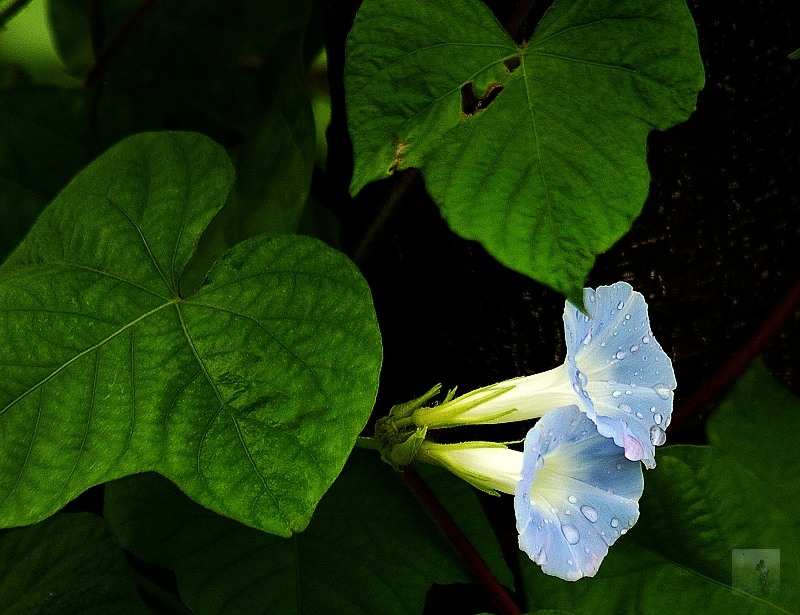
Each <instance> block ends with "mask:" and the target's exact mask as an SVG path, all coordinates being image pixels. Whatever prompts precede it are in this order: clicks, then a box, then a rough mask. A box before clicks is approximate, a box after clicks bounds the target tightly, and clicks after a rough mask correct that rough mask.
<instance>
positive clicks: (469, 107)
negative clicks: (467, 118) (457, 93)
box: [461, 82, 503, 115]
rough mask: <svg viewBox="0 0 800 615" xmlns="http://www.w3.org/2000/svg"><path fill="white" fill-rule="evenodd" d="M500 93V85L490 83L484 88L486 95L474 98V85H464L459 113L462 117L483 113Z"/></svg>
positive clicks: (501, 87)
mask: <svg viewBox="0 0 800 615" xmlns="http://www.w3.org/2000/svg"><path fill="white" fill-rule="evenodd" d="M502 91H503V86H502V85H500V84H498V83H490V84H489V87H487V88H486V94H484V95H483V96H481V97H478V96H475V89H474V84H473V83H472V82H469V83H465V84H464V86H463V87H462V88H461V112H462V113H463V114H464V115H475V114H476V113H478V112H479V111H483V110H484V109H486V107H488V106H489V105H490V104H491V103H492V101H493V100H494V99H495V98H497V96H498V94H500V92H502Z"/></svg>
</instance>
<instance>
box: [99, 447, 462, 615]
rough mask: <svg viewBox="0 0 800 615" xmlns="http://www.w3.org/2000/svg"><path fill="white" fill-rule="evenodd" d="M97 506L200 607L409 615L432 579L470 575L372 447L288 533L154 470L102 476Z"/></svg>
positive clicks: (278, 613)
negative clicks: (256, 525)
mask: <svg viewBox="0 0 800 615" xmlns="http://www.w3.org/2000/svg"><path fill="white" fill-rule="evenodd" d="M105 510H106V516H107V518H108V519H109V522H110V524H111V526H112V527H113V529H114V532H115V534H116V535H117V537H118V538H119V540H120V541H121V543H122V544H123V545H124V546H125V548H127V549H129V550H131V551H132V552H133V553H135V554H136V555H137V556H139V557H140V558H142V559H145V560H146V561H149V562H152V563H155V564H158V565H160V566H164V567H167V568H171V569H173V570H175V571H176V573H177V577H178V586H179V588H180V591H181V595H182V597H183V599H184V601H185V602H186V604H188V605H189V606H190V607H191V608H192V609H193V610H194V612H196V613H198V614H199V615H204V614H211V613H223V612H224V613H247V614H248V615H255V614H258V613H263V614H265V615H267V614H268V615H284V614H292V615H300V614H308V615H316V614H317V613H337V614H338V613H352V614H364V613H381V614H386V615H392V614H395V613H407V614H409V615H411V614H416V613H420V612H421V611H422V605H423V601H424V598H425V593H426V592H427V590H428V588H429V587H430V585H431V584H432V583H456V582H469V581H470V580H471V579H470V577H469V575H468V573H467V571H466V570H465V569H463V568H462V566H461V565H460V564H459V563H458V560H457V557H456V554H455V552H454V551H453V550H452V548H451V547H450V546H449V545H448V544H447V543H446V542H445V541H444V538H443V536H442V535H441V534H440V533H439V531H438V530H437V529H436V527H435V526H434V525H433V523H432V522H431V520H430V519H428V518H427V517H426V515H425V513H424V512H423V511H422V509H421V508H420V507H419V505H418V504H417V502H416V501H415V500H414V499H413V498H412V496H411V494H410V493H409V492H408V490H407V489H406V488H405V487H404V486H403V484H402V483H401V482H400V480H398V478H397V476H393V472H392V471H391V470H390V469H389V467H388V466H387V465H385V464H383V463H382V462H381V461H380V460H379V459H378V457H377V455H374V454H373V453H364V454H354V455H353V457H352V459H351V460H350V461H349V462H348V464H347V466H346V467H345V469H344V471H343V472H342V474H341V475H340V477H339V479H338V480H337V481H336V483H334V485H333V487H332V488H331V490H330V491H329V492H328V494H326V496H325V497H324V498H323V500H322V501H321V502H320V504H319V507H318V509H317V511H316V513H315V514H314V518H313V520H312V521H311V524H310V525H309V526H308V528H307V529H306V531H305V532H303V533H301V534H298V535H296V536H294V537H292V538H279V537H276V536H271V535H269V534H265V533H263V532H258V531H256V530H253V529H251V528H247V527H245V526H243V525H240V524H238V523H236V522H234V521H231V520H230V519H225V518H223V517H220V516H218V515H215V514H213V513H211V512H209V511H207V510H204V509H202V508H200V507H199V506H197V505H196V504H193V503H192V502H191V501H189V500H188V499H187V498H186V497H184V496H183V495H182V494H181V493H180V492H179V491H178V490H177V489H175V488H174V487H173V486H172V485H170V484H169V483H168V482H166V481H164V480H158V477H156V476H152V475H149V476H135V477H131V478H128V479H125V480H122V481H118V482H115V483H112V484H110V485H108V486H107V495H106V509H105ZM221 545H224V547H221Z"/></svg>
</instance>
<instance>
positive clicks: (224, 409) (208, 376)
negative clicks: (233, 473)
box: [171, 301, 293, 529]
mask: <svg viewBox="0 0 800 615" xmlns="http://www.w3.org/2000/svg"><path fill="white" fill-rule="evenodd" d="M171 303H174V304H175V309H176V311H177V312H178V319H179V321H180V324H181V331H182V332H183V335H184V337H185V338H186V343H187V344H188V346H189V350H191V352H192V356H193V357H194V359H195V362H196V363H197V365H198V367H199V368H200V371H201V372H202V374H203V376H205V379H206V381H207V382H208V384H209V386H211V388H212V389H213V390H214V395H215V396H216V397H217V401H218V402H219V409H218V410H217V411H216V412H215V413H214V416H213V417H212V418H211V420H210V421H209V422H208V424H207V425H206V428H205V430H204V432H203V435H202V437H201V438H200V441H199V442H198V446H197V459H196V468H197V474H198V476H199V477H200V480H202V481H203V484H204V485H205V487H206V489H208V490H209V491H212V492H213V490H212V489H211V487H210V486H209V484H208V482H207V481H206V478H205V476H204V474H203V471H202V467H201V464H200V456H201V453H202V450H203V443H204V442H205V438H206V435H207V434H208V430H209V429H210V428H211V425H212V424H213V423H214V421H215V420H216V419H217V417H218V416H219V413H220V412H225V413H226V414H227V415H228V417H229V418H230V420H231V422H232V423H233V426H234V429H235V430H236V437H237V439H238V440H239V444H240V445H241V447H242V450H243V451H244V453H245V456H246V457H247V461H248V462H249V463H250V467H251V468H252V469H253V472H254V473H255V475H256V476H258V479H259V480H260V481H261V487H262V493H267V494H269V496H270V498H272V501H273V502H274V503H275V510H276V511H277V513H278V514H279V515H280V516H281V518H282V519H283V520H284V522H285V523H286V527H287V528H289V529H292V528H293V526H292V523H291V521H290V520H289V517H288V516H287V515H286V513H284V512H283V510H282V509H281V503H280V499H279V498H278V497H277V496H276V495H275V494H274V493H273V492H272V489H271V488H270V486H269V482H268V481H267V479H266V477H265V476H264V475H263V474H262V472H261V470H260V469H259V468H258V465H257V464H256V461H255V459H253V455H252V453H251V452H250V447H249V446H248V445H247V442H245V440H244V435H243V434H242V430H241V427H240V426H239V421H238V420H237V419H236V417H235V416H234V415H233V413H231V412H230V410H228V408H227V404H226V402H225V399H224V398H223V396H222V393H220V391H219V387H217V383H216V382H215V381H214V378H213V377H212V375H211V373H210V372H209V371H208V368H207V367H206V364H205V362H204V361H203V359H202V357H201V356H200V353H199V351H198V350H197V347H196V346H195V344H194V340H193V339H192V335H191V333H189V328H188V326H187V325H186V320H185V319H184V317H183V312H182V311H181V306H180V304H179V302H178V301H175V302H171ZM256 502H257V500H254V502H253V505H254V506H255V503H256Z"/></svg>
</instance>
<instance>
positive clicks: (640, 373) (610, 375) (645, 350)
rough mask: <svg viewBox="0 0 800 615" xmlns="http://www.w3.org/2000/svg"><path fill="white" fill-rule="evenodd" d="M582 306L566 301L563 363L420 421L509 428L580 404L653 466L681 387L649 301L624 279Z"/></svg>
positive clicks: (429, 411)
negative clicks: (505, 425) (675, 393)
mask: <svg viewBox="0 0 800 615" xmlns="http://www.w3.org/2000/svg"><path fill="white" fill-rule="evenodd" d="M584 304H585V306H586V313H585V314H584V313H583V312H581V311H580V310H579V309H578V308H576V307H575V306H573V305H572V304H570V303H569V302H567V304H566V308H565V310H564V329H565V338H566V343H567V358H566V360H565V361H564V364H563V365H560V366H559V367H556V368H555V369H552V370H550V371H547V372H544V373H541V374H533V375H531V376H524V377H521V378H514V379H511V380H507V381H505V382H500V383H498V384H494V385H491V386H488V387H484V388H482V389H477V390H475V391H471V392H470V393H467V394H465V395H462V396H460V397H456V398H455V399H452V400H449V401H445V402H444V403H442V404H440V405H438V406H433V407H423V408H418V409H417V410H415V411H414V413H413V415H412V418H413V421H414V423H415V424H416V425H420V426H426V427H428V428H431V429H435V428H440V427H453V426H457V425H471V424H487V423H507V422H511V421H522V420H527V419H532V418H538V417H542V416H544V415H546V414H547V413H548V412H550V411H552V410H554V409H556V408H563V407H567V406H570V405H576V406H578V407H579V408H580V409H581V411H583V412H585V413H586V415H587V416H588V417H589V418H590V419H591V420H592V421H594V423H595V424H596V425H597V430H598V431H599V432H600V434H602V435H603V436H606V437H608V438H612V439H613V440H614V442H615V443H616V444H617V445H618V446H620V447H622V448H623V449H624V450H625V456H626V457H627V458H628V459H630V460H632V461H638V460H641V461H643V462H644V464H645V465H646V466H647V467H648V468H653V467H655V447H656V446H658V445H660V444H663V443H664V441H665V440H666V435H665V433H664V430H665V429H666V428H667V426H668V425H669V422H670V419H671V416H672V403H673V399H672V392H673V390H674V389H675V386H676V382H675V374H674V371H673V369H672V362H671V361H670V359H669V357H668V356H667V354H666V353H665V352H664V350H663V349H662V348H661V346H660V345H659V344H658V342H656V340H655V338H654V337H653V332H652V331H651V330H650V321H649V318H648V315H647V304H646V303H645V300H644V297H642V295H641V294H639V293H637V292H634V291H633V289H632V288H631V286H630V285H629V284H626V283H625V282H618V283H616V284H614V285H612V286H601V287H599V288H598V289H597V290H596V291H594V290H592V289H588V288H587V289H585V290H584Z"/></svg>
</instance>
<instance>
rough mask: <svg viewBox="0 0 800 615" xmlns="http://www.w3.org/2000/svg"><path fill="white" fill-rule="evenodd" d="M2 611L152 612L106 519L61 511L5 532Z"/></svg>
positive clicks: (0, 561) (64, 614) (48, 614)
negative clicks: (143, 600)
mask: <svg viewBox="0 0 800 615" xmlns="http://www.w3.org/2000/svg"><path fill="white" fill-rule="evenodd" d="M0 612H2V613H3V614H4V615H72V614H73V613H74V614H87V615H88V614H90V613H98V614H99V613H124V614H126V615H127V614H130V615H134V614H139V613H142V614H144V613H148V612H149V611H148V610H147V609H146V608H145V606H144V604H143V603H142V601H141V600H140V599H139V596H138V594H137V593H136V586H135V585H134V583H133V575H132V574H131V570H130V568H129V567H128V566H127V564H126V562H125V558H124V557H123V555H122V549H121V548H120V546H119V545H118V544H117V543H116V541H115V540H114V538H113V536H111V532H109V530H108V527H107V526H106V524H105V523H104V522H103V520H102V519H100V518H99V517H96V516H94V515H90V514H88V513H70V514H61V515H56V516H54V517H53V518H51V519H47V520H46V521H43V522H42V523H38V524H36V525H33V526H31V527H25V528H14V529H11V530H3V531H0Z"/></svg>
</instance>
